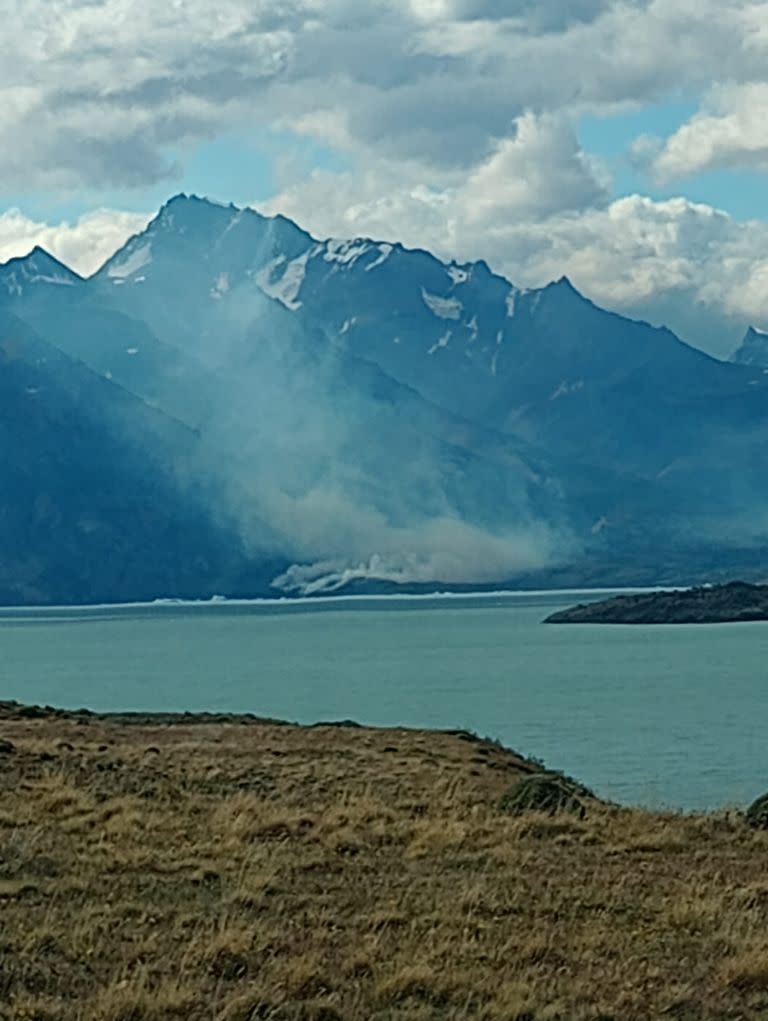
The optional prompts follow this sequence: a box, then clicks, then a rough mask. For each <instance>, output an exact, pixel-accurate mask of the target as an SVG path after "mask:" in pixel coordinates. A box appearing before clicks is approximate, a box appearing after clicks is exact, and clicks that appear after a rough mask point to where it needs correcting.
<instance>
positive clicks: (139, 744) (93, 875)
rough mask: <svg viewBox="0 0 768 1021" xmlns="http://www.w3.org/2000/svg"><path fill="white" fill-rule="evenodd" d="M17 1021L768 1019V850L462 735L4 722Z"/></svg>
mask: <svg viewBox="0 0 768 1021" xmlns="http://www.w3.org/2000/svg"><path fill="white" fill-rule="evenodd" d="M0 739H6V740H8V741H10V742H12V743H13V745H15V749H16V750H15V751H14V752H12V753H10V754H0V1018H2V1019H3V1021H11V1019H13V1021H21V1019H27V1021H33V1019H34V1021H165V1019H173V1018H178V1019H183V1021H258V1019H273V1021H358V1019H359V1021H366V1019H369V1018H371V1019H379V1021H395V1019H401V1021H405V1019H408V1021H428V1019H435V1021H436V1019H446V1021H450V1019H454V1021H458V1019H463V1018H470V1019H477V1021H608V1019H615V1021H633V1019H649V1021H650V1019H663V1018H671V1019H673V1021H706V1019H732V1021H736V1019H737V1018H741V1019H758V1018H765V1017H767V1016H768V836H766V835H763V834H760V833H755V832H754V831H752V830H750V829H749V828H748V827H747V826H746V825H745V824H744V822H743V821H742V820H741V819H740V818H739V817H738V816H736V815H733V816H730V817H729V816H727V815H724V814H721V815H713V816H702V817H684V816H674V815H658V814H652V813H645V812H640V811H630V810H621V809H616V808H608V807H600V806H598V807H596V808H595V809H594V810H592V811H590V812H589V813H588V814H587V816H586V818H584V819H579V818H576V817H573V816H555V817H549V816H540V815H534V814H532V815H528V816H525V817H523V818H510V817H507V816H504V815H503V814H501V813H500V812H499V810H498V807H497V806H498V801H499V798H500V796H501V794H502V793H503V792H504V790H505V789H506V788H507V786H508V785H509V784H510V783H513V782H515V781H516V780H517V779H519V778H520V777H522V776H523V775H524V773H525V771H530V769H531V768H532V767H530V766H529V765H528V764H527V763H525V762H522V761H521V760H520V759H518V758H517V757H516V756H514V755H513V754H512V753H510V752H506V751H504V750H503V749H501V748H499V747H497V746H495V745H493V744H489V743H487V742H482V741H474V740H469V739H467V736H466V735H464V736H460V735H449V734H439V733H423V732H406V731H386V732H385V731H376V730H367V729H353V728H344V727H319V728H311V729H305V728H298V727H287V726H279V725H272V724H262V723H258V722H255V721H240V722H238V721H234V720H233V721H229V722H219V723H216V722H207V723H196V722H195V721H189V722H176V723H175V724H173V725H171V724H170V723H161V722H158V721H153V720H152V719H150V718H147V719H144V720H133V721H130V722H129V721H120V720H105V719H99V718H96V717H80V718H77V717H62V716H59V717H55V716H48V717H44V718H40V719H35V718H22V717H20V716H19V714H18V712H17V711H16V710H14V709H11V708H9V707H5V708H3V707H2V706H0Z"/></svg>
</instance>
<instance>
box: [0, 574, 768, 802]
mask: <svg viewBox="0 0 768 1021" xmlns="http://www.w3.org/2000/svg"><path fill="white" fill-rule="evenodd" d="M587 598H598V596H597V595H596V594H592V595H591V596H590V597H588V596H586V595H585V594H584V593H546V594H502V595H490V596H489V595H483V596H447V597H426V598H418V597H413V598H400V597H397V598H378V597H377V598H355V599H336V600H330V601H324V602H295V603H278V602H275V603H269V602H262V603H214V604H199V605H198V604H175V603H158V604H153V605H152V606H126V607H97V608H93V609H87V610H84V609H81V608H77V609H75V608H69V609H50V610H0V643H1V644H0V648H1V649H2V672H3V676H2V686H1V687H0V697H2V698H8V699H18V700H19V701H22V702H35V703H41V704H46V703H47V704H52V705H57V706H63V707H68V708H77V707H80V706H87V707H89V708H91V709H96V710H118V709H122V710H130V709H140V710H175V711H184V710H190V711H196V710H212V711H233V712H235V711H238V712H246V711H247V712H253V713H256V714H258V715H260V716H269V717H275V718H280V719H287V720H295V721H298V722H302V723H314V722H318V721H331V720H340V719H354V720H357V721H359V722H362V723H369V724H375V725H401V724H402V725H407V726H412V727H463V728H470V729H472V730H475V731H477V732H478V733H479V734H481V735H483V736H490V737H495V738H499V739H500V740H501V741H503V742H504V743H505V744H507V745H509V746H510V747H512V748H514V749H516V750H517V751H520V752H523V753H525V754H530V755H535V756H537V757H539V758H541V759H544V761H545V762H546V763H547V764H548V765H550V766H552V767H556V768H558V769H563V770H565V771H566V772H568V773H571V774H573V775H574V776H576V777H577V778H578V779H580V780H582V781H584V782H585V783H587V784H589V785H590V786H592V787H594V788H595V789H596V790H597V791H598V792H599V793H601V794H603V795H605V796H607V797H610V798H615V799H617V800H619V801H621V802H624V803H633V804H644V805H650V806H653V807H663V806H668V807H674V808H685V809H703V808H712V807H719V806H725V805H744V804H746V803H748V802H749V801H751V800H752V799H753V798H754V797H756V796H757V795H758V794H761V793H763V792H764V791H766V790H768V740H766V706H768V699H767V698H766V688H768V674H767V672H766V662H768V624H766V623H749V624H728V625H690V626H687V625H682V626H666V627H665V626H645V627H622V626H600V625H568V626H560V627H557V626H546V627H545V626H544V625H543V624H541V621H542V619H543V618H544V617H545V616H546V615H547V614H549V613H551V612H552V611H553V610H554V609H559V608H562V607H565V606H568V605H571V604H572V603H574V602H578V601H585V600H586V599H587Z"/></svg>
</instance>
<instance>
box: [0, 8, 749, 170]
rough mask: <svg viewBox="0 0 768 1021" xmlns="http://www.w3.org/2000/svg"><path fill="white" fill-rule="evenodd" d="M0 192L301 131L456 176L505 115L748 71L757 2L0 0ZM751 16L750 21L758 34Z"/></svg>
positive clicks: (555, 109) (690, 87) (605, 102)
mask: <svg viewBox="0 0 768 1021" xmlns="http://www.w3.org/2000/svg"><path fill="white" fill-rule="evenodd" d="M0 13H2V15H3V33H2V35H1V36H0V173H1V174H2V177H3V180H4V183H5V187H6V188H12V187H17V188H18V187H42V188H48V187H56V188H61V187H70V186H71V187H79V186H81V185H83V184H86V185H88V186H94V185H96V186H106V185H114V184H119V185H129V186H131V185H135V186H141V185H145V184H147V183H148V182H149V181H152V180H159V179H165V178H172V177H173V176H174V175H175V174H177V173H178V171H179V166H178V163H177V162H176V160H177V159H178V158H179V152H182V153H183V148H184V146H185V145H187V144H194V143H196V142H198V141H200V140H201V139H207V138H212V137H215V136H217V135H219V134H221V133H225V132H227V131H230V130H232V129H233V128H237V129H238V130H243V131H245V130H247V125H249V124H257V123H261V124H265V123H273V122H275V121H280V122H282V123H285V124H292V123H296V124H297V125H303V128H304V130H306V129H307V126H308V125H310V124H312V125H313V128H312V130H313V134H315V135H316V137H324V136H326V135H328V133H329V132H330V134H329V135H328V137H329V138H330V140H331V141H332V142H334V143H337V142H338V140H339V138H343V139H345V140H346V141H347V144H348V146H349V147H350V148H351V149H353V150H354V152H355V154H356V156H357V157H358V158H360V159H361V160H364V159H365V158H367V157H368V156H370V155H373V156H375V157H377V158H385V157H389V158H398V159H406V160H419V161H421V162H423V163H424V164H425V165H426V166H430V167H434V168H441V169H449V168H464V170H465V171H466V170H467V169H469V170H470V171H471V170H472V169H473V168H475V167H476V166H477V165H478V164H479V163H481V162H482V161H484V160H485V159H486V158H487V157H488V155H489V154H490V153H491V152H493V150H494V146H495V145H496V143H497V140H498V139H504V138H508V137H509V134H510V127H511V124H512V122H513V120H514V118H515V117H517V116H519V115H521V114H522V113H524V112H525V111H526V110H533V111H534V112H535V113H537V114H543V113H554V114H557V115H562V114H566V115H567V114H569V113H573V112H574V111H579V110H587V109H589V110H595V111H607V110H611V109H615V108H617V107H619V106H621V105H622V104H623V105H626V104H635V105H636V104H640V103H645V102H652V101H656V100H661V99H664V98H666V97H669V96H676V95H678V94H679V93H680V92H681V91H685V92H686V93H689V94H690V93H691V92H693V93H694V94H695V93H697V92H699V91H701V90H702V89H706V88H709V87H710V86H711V84H712V77H713V71H712V69H713V68H716V69H717V79H718V80H720V81H729V82H733V83H736V84H744V85H746V84H749V83H755V82H763V81H764V80H765V77H766V72H765V67H766V56H767V55H768V33H766V31H765V30H764V26H765V24H766V22H767V21H768V18H767V17H766V15H767V14H768V0H754V2H748V0H575V2H573V3H569V4H564V3H562V2H560V0H508V2H502V0H369V2H367V3H366V4H365V5H364V6H363V7H361V6H360V4H359V2H358V0H279V2H274V0H217V2H216V3H215V4H214V3H212V2H211V0H171V2H169V3H166V4H157V3H154V2H153V0H99V2H93V0H0ZM761 26H762V29H761Z"/></svg>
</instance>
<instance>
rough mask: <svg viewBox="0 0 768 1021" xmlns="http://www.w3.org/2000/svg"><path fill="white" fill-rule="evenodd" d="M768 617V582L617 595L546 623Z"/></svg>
mask: <svg viewBox="0 0 768 1021" xmlns="http://www.w3.org/2000/svg"><path fill="white" fill-rule="evenodd" d="M754 620H768V585H751V584H748V583H747V582H743V581H733V582H729V583H727V584H725V585H704V586H701V587H698V588H691V589H677V590H674V591H663V592H641V593H634V594H632V595H624V596H616V597H614V598H612V599H604V600H601V601H600V602H596V603H580V604H579V605H578V606H573V607H571V608H570V609H567V610H559V611H558V612H557V613H553V614H552V615H551V616H549V617H547V619H546V620H545V621H544V623H545V624H725V623H735V622H737V621H754Z"/></svg>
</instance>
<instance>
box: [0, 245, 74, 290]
mask: <svg viewBox="0 0 768 1021" xmlns="http://www.w3.org/2000/svg"><path fill="white" fill-rule="evenodd" d="M82 282H83V278H82V277H81V276H80V275H79V274H77V273H75V271H74V270H73V269H70V268H69V266H67V265H65V264H64V263H63V262H61V260H60V259H57V258H56V256H55V255H51V253H50V252H48V251H46V249H45V248H42V247H41V246H40V245H35V247H34V248H33V249H32V251H31V252H29V253H28V254H27V255H21V256H16V257H14V258H13V259H9V260H8V261H7V262H5V263H0V293H2V292H3V291H5V292H7V293H8V294H9V295H11V296H12V297H20V296H21V295H22V294H23V293H24V289H25V287H27V286H29V285H31V284H58V285H63V286H74V285H75V284H79V283H82Z"/></svg>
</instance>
